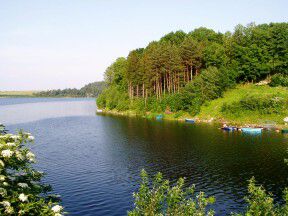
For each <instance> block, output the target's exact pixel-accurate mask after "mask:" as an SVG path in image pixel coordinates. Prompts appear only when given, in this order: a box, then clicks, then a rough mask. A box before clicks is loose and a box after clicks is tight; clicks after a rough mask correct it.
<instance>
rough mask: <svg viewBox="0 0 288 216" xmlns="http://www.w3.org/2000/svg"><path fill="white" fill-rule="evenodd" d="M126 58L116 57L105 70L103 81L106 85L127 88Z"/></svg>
mask: <svg viewBox="0 0 288 216" xmlns="http://www.w3.org/2000/svg"><path fill="white" fill-rule="evenodd" d="M126 73H127V60H126V59H125V58H123V57H121V58H118V59H117V60H116V61H115V62H114V63H113V64H111V65H110V66H109V67H108V68H107V69H106V71H105V82H106V83H107V85H117V86H118V89H119V90H123V91H124V90H126V89H127V78H126Z"/></svg>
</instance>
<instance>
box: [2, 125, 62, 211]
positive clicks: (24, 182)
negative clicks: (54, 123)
mask: <svg viewBox="0 0 288 216" xmlns="http://www.w3.org/2000/svg"><path fill="white" fill-rule="evenodd" d="M33 140H34V137H33V136H32V135H31V134H29V133H24V132H22V131H20V132H19V133H18V134H17V135H13V134H0V215H19V216H20V215H35V216H36V215H39V216H52V215H53V216H60V215H62V212H63V208H62V206H59V205H58V201H59V198H58V199H56V196H53V195H48V194H47V193H48V192H49V191H51V187H50V186H49V185H46V184H43V183H42V182H41V178H42V177H43V173H42V172H39V171H37V170H35V169H34V168H33V166H32V164H33V163H35V155H34V154H33V153H32V152H31V151H30V150H29V149H28V148H27V147H26V146H25V144H26V143H29V142H33Z"/></svg>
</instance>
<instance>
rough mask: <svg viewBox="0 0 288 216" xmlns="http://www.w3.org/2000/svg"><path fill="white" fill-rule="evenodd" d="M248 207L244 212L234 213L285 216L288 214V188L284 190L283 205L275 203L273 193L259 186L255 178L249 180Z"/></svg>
mask: <svg viewBox="0 0 288 216" xmlns="http://www.w3.org/2000/svg"><path fill="white" fill-rule="evenodd" d="M245 200H246V202H247V204H248V205H247V208H246V211H245V212H244V213H240V214H236V213H234V214H233V215H235V216H236V215H237V216H241V215H243V216H244V215H245V216H254V215H257V216H283V215H287V214H288V188H286V189H285V190H284V196H283V200H284V201H285V203H284V204H283V205H277V204H275V203H274V199H273V195H272V194H271V193H267V192H266V190H265V189H264V188H263V186H261V185H260V186H257V185H256V181H255V178H254V177H252V178H251V179H250V180H249V185H248V196H247V197H245Z"/></svg>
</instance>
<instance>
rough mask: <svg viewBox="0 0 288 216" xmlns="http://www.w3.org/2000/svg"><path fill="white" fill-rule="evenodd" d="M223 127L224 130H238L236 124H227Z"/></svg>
mask: <svg viewBox="0 0 288 216" xmlns="http://www.w3.org/2000/svg"><path fill="white" fill-rule="evenodd" d="M221 129H222V130H224V131H237V130H238V128H237V127H234V126H225V127H222V128H221Z"/></svg>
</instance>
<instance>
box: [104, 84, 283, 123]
mask: <svg viewBox="0 0 288 216" xmlns="http://www.w3.org/2000/svg"><path fill="white" fill-rule="evenodd" d="M275 95H277V97H279V98H283V99H284V100H286V102H284V103H286V104H285V105H286V107H287V106H288V104H287V101H288V90H287V88H285V87H273V88H272V87H269V86H267V85H263V86H257V85H253V84H246V85H238V86H237V87H236V88H235V89H232V90H229V91H227V92H225V93H224V95H223V97H222V98H218V99H216V100H212V101H210V102H207V103H205V104H204V105H202V107H201V110H200V113H199V114H198V115H196V116H191V115H190V114H189V113H187V112H182V111H180V112H177V113H153V112H146V113H145V112H142V113H139V112H136V111H133V110H128V111H122V112H119V111H117V110H104V113H109V114H114V115H125V116H141V117H144V118H148V119H153V118H155V117H156V115H158V114H163V119H165V120H178V121H184V120H185V118H193V119H195V120H197V121H199V122H211V121H212V120H213V122H219V123H222V122H227V123H229V124H234V125H239V126H242V125H259V126H261V125H262V126H263V125H265V124H267V123H271V122H275V123H276V125H277V127H281V128H282V127H285V126H284V122H283V118H284V117H286V116H288V109H285V107H284V109H283V108H282V107H280V108H279V107H276V108H278V110H276V111H275V109H276V108H275V109H274V110H272V111H271V112H270V113H269V111H268V112H263V111H262V110H257V109H256V110H255V109H254V110H246V109H243V108H241V107H240V108H239V109H238V108H237V106H236V108H237V109H235V104H236V105H237V104H238V103H240V102H242V101H243V100H245V99H247V98H250V97H252V98H253V97H254V98H256V99H255V100H260V99H258V98H257V97H261V99H262V100H263V98H264V99H265V100H266V99H267V101H268V105H269V103H270V102H269V100H271V98H273V97H275ZM253 103H254V101H253ZM233 105H234V106H233ZM223 107H228V109H229V107H231V109H232V108H234V110H230V111H229V112H227V111H225V112H224V111H223ZM263 109H264V108H263Z"/></svg>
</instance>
